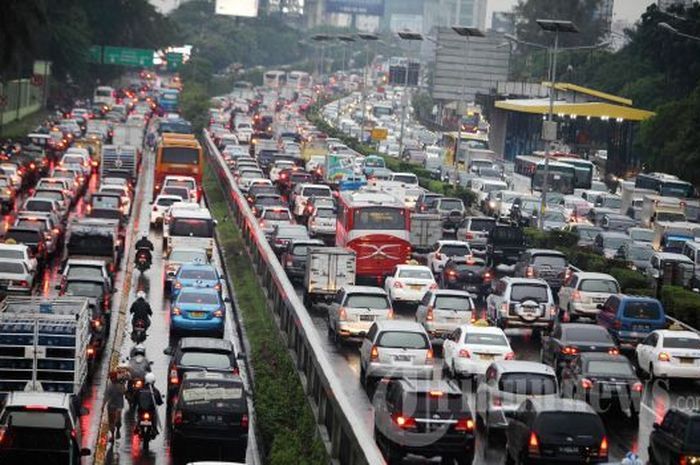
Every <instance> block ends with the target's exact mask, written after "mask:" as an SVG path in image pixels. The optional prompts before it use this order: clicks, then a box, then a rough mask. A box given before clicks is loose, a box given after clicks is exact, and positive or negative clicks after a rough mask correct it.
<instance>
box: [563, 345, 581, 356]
mask: <svg viewBox="0 0 700 465" xmlns="http://www.w3.org/2000/svg"><path fill="white" fill-rule="evenodd" d="M560 352H561V353H562V354H564V355H576V354H578V347H572V346H566V347H562V348H561V351H560Z"/></svg>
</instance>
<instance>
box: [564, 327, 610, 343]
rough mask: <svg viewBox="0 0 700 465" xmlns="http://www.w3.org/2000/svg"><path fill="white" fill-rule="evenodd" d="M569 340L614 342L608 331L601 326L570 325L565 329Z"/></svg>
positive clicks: (566, 337) (574, 341) (565, 335)
mask: <svg viewBox="0 0 700 465" xmlns="http://www.w3.org/2000/svg"><path fill="white" fill-rule="evenodd" d="M563 339H566V340H567V341H568V342H573V343H576V342H612V339H610V336H609V335H608V332H607V331H606V330H605V329H602V328H601V327H600V326H595V325H590V327H588V328H586V327H568V328H566V330H564V337H563Z"/></svg>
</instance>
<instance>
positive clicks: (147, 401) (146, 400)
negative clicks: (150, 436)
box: [136, 373, 163, 435]
mask: <svg viewBox="0 0 700 465" xmlns="http://www.w3.org/2000/svg"><path fill="white" fill-rule="evenodd" d="M144 380H145V382H146V385H145V386H144V387H143V389H141V390H140V391H139V393H138V395H137V397H136V405H137V406H138V415H139V418H141V414H142V413H144V412H148V413H150V414H151V418H154V419H155V421H154V422H153V425H154V426H155V428H154V429H155V434H158V430H159V425H158V423H159V421H158V406H159V405H163V396H162V395H161V394H160V391H159V390H158V388H157V387H156V385H155V383H156V375H154V374H153V373H146V377H145V378H144ZM137 424H138V423H137ZM155 434H154V435H155Z"/></svg>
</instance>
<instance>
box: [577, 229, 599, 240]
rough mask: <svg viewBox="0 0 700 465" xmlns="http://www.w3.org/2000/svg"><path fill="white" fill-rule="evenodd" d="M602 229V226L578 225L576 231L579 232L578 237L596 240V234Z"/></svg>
mask: <svg viewBox="0 0 700 465" xmlns="http://www.w3.org/2000/svg"><path fill="white" fill-rule="evenodd" d="M601 231H602V229H600V228H582V227H580V226H579V227H578V228H576V232H577V233H578V237H580V238H581V239H589V240H594V239H595V238H596V236H597V235H598V234H599V233H600V232H601Z"/></svg>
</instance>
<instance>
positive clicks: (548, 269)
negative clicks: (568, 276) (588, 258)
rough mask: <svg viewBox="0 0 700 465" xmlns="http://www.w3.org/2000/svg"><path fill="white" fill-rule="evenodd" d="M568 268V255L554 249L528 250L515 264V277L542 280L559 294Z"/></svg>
mask: <svg viewBox="0 0 700 465" xmlns="http://www.w3.org/2000/svg"><path fill="white" fill-rule="evenodd" d="M567 267H568V263H567V259H566V255H564V254H563V253H562V252H560V251H558V250H553V249H527V250H525V252H523V253H522V254H521V255H520V258H519V259H518V261H517V262H516V264H515V269H514V270H513V275H514V276H516V277H523V278H540V279H543V280H545V281H546V282H547V284H549V286H550V287H551V288H552V290H553V291H555V292H557V291H558V290H559V288H560V287H561V285H562V282H563V280H564V276H565V272H566V269H567Z"/></svg>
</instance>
